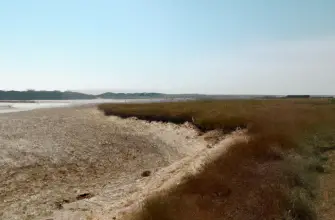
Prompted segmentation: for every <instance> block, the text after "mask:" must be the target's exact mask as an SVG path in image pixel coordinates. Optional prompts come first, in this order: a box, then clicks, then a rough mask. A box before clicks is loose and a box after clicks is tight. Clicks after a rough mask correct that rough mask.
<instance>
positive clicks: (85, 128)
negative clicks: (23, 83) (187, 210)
mask: <svg viewBox="0 0 335 220" xmlns="http://www.w3.org/2000/svg"><path fill="white" fill-rule="evenodd" d="M235 139H236V138H230V139H229V138H228V139H226V140H224V141H226V142H224V143H222V145H224V146H228V145H229V144H230V143H231V142H232V140H235ZM206 146H207V142H206V141H205V140H204V138H203V137H202V136H199V135H198V132H197V131H196V130H195V129H194V128H193V127H192V126H190V125H188V124H185V125H181V126H180V125H174V124H170V123H167V124H163V123H148V122H145V121H140V120H135V119H120V118H118V117H106V116H104V115H103V114H102V113H101V112H99V111H98V110H97V109H96V108H93V107H74V108H55V109H38V110H33V111H27V112H18V113H7V114H0V166H1V169H0V199H1V200H0V218H1V219H13V220H15V219H20V220H21V219H55V220H56V219H59V220H61V219H62V220H65V219H74V220H75V219H86V217H87V218H88V217H90V215H92V213H93V215H94V216H99V220H102V219H109V218H111V217H113V216H120V215H122V213H124V212H126V211H129V210H131V209H132V208H133V207H136V205H138V203H139V201H140V200H141V199H142V198H144V197H146V196H148V195H149V194H152V193H153V192H155V191H159V190H160V189H163V188H166V187H170V186H171V185H173V184H177V183H178V181H180V180H181V178H182V177H183V176H184V175H186V174H187V173H190V172H191V173H192V172H193V171H194V170H197V169H199V167H200V165H201V163H202V161H204V159H205V158H206V157H207V156H208V154H214V153H215V151H218V150H217V149H218V148H216V149H215V148H214V149H208V148H207V147H206ZM211 152H212V153H211ZM194 162H196V163H194ZM145 170H150V171H151V172H152V175H151V176H150V177H147V178H144V177H142V176H141V173H142V172H143V171H145ZM83 195H84V196H83ZM80 196H83V199H78V198H80Z"/></svg>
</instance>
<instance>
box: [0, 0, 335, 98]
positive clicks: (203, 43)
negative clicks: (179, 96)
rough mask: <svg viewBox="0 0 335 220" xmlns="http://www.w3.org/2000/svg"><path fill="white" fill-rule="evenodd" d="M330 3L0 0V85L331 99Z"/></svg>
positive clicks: (334, 76) (334, 50)
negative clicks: (288, 95)
mask: <svg viewBox="0 0 335 220" xmlns="http://www.w3.org/2000/svg"><path fill="white" fill-rule="evenodd" d="M334 10H335V1H334V0H303V1H302V0H273V1H269V0H122V1H116V0H48V1H45V0H10V1H0V77H1V80H0V90H26V89H36V90H78V91H86V92H90V93H91V92H92V93H97V92H100V91H113V92H165V93H205V94H269V95H272V94H274V95H285V94H313V95H335V13H334Z"/></svg>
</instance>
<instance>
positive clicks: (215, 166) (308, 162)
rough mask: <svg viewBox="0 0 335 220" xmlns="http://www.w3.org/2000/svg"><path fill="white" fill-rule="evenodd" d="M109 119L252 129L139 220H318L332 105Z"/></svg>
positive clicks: (201, 109)
mask: <svg viewBox="0 0 335 220" xmlns="http://www.w3.org/2000/svg"><path fill="white" fill-rule="evenodd" d="M99 109H100V110H102V111H104V113H105V114H106V115H118V116H121V117H133V116H135V117H137V118H140V119H145V120H149V121H171V122H174V123H183V122H186V121H188V122H191V123H193V124H194V125H196V126H197V127H198V128H199V130H201V131H203V132H206V131H210V130H215V129H219V130H223V131H224V132H230V131H233V130H235V129H237V128H247V130H248V136H249V137H250V140H249V141H248V142H244V143H237V144H235V145H234V146H231V147H230V148H229V149H228V152H226V153H225V154H223V155H221V156H220V157H219V158H218V159H217V160H215V161H213V162H212V163H211V164H209V165H207V166H206V167H205V169H204V170H203V171H202V172H200V173H199V174H198V175H196V176H192V177H189V178H187V179H186V180H185V181H184V182H183V183H182V184H180V185H178V186H176V187H175V188H173V189H171V190H170V191H168V192H163V193H161V194H160V195H157V196H155V197H154V198H151V199H149V200H148V201H147V202H146V204H145V205H144V206H143V209H142V210H141V211H140V212H139V213H136V215H135V216H134V217H133V219H136V220H190V219H193V220H197V219H199V220H200V219H201V220H213V219H234V220H236V219H238V220H239V219H240V220H249V219H252V220H259V219H278V220H279V219H280V220H282V219H285V220H289V219H290V220H292V219H296V220H298V219H299V220H314V219H316V218H317V215H318V213H317V212H316V210H315V204H314V201H315V198H316V195H317V194H318V178H317V177H318V175H324V173H327V170H326V169H325V168H324V167H323V163H324V161H325V160H324V155H323V152H324V151H325V149H329V150H331V149H332V148H333V146H334V145H335V104H334V103H333V102H332V101H329V99H277V100H229V101H228V100H226V101H192V102H182V103H181V102H179V103H153V104H122V105H118V104H102V105H100V106H99Z"/></svg>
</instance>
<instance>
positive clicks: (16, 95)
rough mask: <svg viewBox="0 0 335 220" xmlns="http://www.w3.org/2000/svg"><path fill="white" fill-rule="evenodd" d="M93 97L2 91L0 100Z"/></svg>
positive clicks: (48, 92) (57, 93)
mask: <svg viewBox="0 0 335 220" xmlns="http://www.w3.org/2000/svg"><path fill="white" fill-rule="evenodd" d="M94 98H95V96H94V95H88V94H83V93H79V92H71V91H65V92H61V91H35V90H27V91H13V90H12V91H2V90H0V100H68V99H94Z"/></svg>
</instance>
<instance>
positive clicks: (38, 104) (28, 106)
mask: <svg viewBox="0 0 335 220" xmlns="http://www.w3.org/2000/svg"><path fill="white" fill-rule="evenodd" d="M164 101H171V100H167V99H90V100H36V101H35V103H10V102H0V114H1V113H9V112H20V111H29V110H33V109H40V108H57V107H66V106H80V105H86V104H98V103H106V102H107V103H149V102H164Z"/></svg>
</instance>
